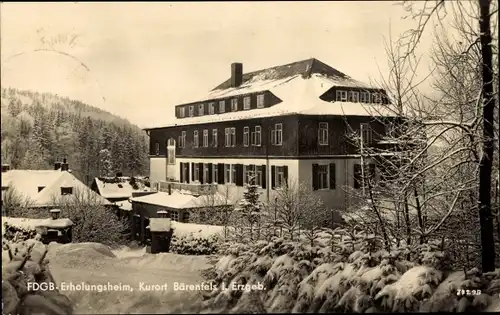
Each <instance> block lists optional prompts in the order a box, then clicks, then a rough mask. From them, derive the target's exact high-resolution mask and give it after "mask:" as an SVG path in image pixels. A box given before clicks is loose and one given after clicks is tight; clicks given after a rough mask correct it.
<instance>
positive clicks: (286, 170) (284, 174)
mask: <svg viewBox="0 0 500 315" xmlns="http://www.w3.org/2000/svg"><path fill="white" fill-rule="evenodd" d="M283 177H284V179H285V186H288V166H286V165H285V166H283Z"/></svg>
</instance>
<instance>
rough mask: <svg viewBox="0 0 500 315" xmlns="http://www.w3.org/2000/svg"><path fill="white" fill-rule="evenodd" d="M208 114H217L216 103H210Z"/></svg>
mask: <svg viewBox="0 0 500 315" xmlns="http://www.w3.org/2000/svg"><path fill="white" fill-rule="evenodd" d="M208 114H209V115H213V114H215V104H214V103H209V104H208Z"/></svg>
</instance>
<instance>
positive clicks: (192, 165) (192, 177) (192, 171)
mask: <svg viewBox="0 0 500 315" xmlns="http://www.w3.org/2000/svg"><path fill="white" fill-rule="evenodd" d="M191 180H192V181H193V182H194V163H191Z"/></svg>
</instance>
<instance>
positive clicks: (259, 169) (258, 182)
mask: <svg viewBox="0 0 500 315" xmlns="http://www.w3.org/2000/svg"><path fill="white" fill-rule="evenodd" d="M262 179H263V178H262V165H257V166H255V185H257V186H260V187H262Z"/></svg>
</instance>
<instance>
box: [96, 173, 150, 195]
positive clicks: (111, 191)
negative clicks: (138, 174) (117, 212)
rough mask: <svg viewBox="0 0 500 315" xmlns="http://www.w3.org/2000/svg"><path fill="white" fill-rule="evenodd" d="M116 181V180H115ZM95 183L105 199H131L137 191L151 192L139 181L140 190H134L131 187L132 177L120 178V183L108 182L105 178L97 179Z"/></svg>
mask: <svg viewBox="0 0 500 315" xmlns="http://www.w3.org/2000/svg"><path fill="white" fill-rule="evenodd" d="M113 179H114V178H113ZM94 182H95V184H96V186H97V190H98V191H99V195H101V196H103V197H104V198H129V197H132V193H133V192H137V191H145V189H146V191H149V188H148V187H144V185H143V184H142V183H141V182H140V180H137V181H136V182H137V185H138V187H139V188H138V189H134V187H132V185H130V177H119V178H118V182H108V181H106V179H105V178H95V179H94Z"/></svg>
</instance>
